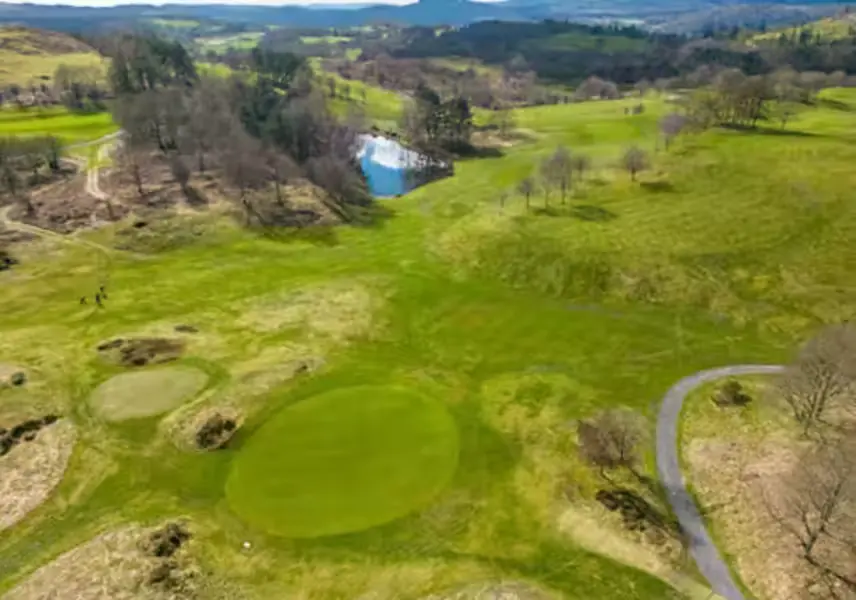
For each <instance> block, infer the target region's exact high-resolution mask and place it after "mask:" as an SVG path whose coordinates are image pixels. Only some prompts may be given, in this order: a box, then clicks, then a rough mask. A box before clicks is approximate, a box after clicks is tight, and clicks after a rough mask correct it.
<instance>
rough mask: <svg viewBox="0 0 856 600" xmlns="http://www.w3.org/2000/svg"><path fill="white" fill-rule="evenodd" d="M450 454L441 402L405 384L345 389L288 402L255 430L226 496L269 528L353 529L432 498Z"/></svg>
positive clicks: (307, 531)
mask: <svg viewBox="0 0 856 600" xmlns="http://www.w3.org/2000/svg"><path fill="white" fill-rule="evenodd" d="M457 458H458V442H457V432H456V430H455V424H454V422H453V421H452V419H451V417H450V416H449V414H448V412H447V411H446V409H445V408H444V407H443V405H442V404H439V403H437V402H436V401H434V400H431V399H426V398H422V397H420V396H418V395H416V394H413V393H412V392H408V391H405V390H402V389H395V388H386V387H368V386H365V387H355V388H345V389H342V390H337V391H333V392H328V393H326V394H323V395H320V396H317V397H313V398H310V399H308V400H304V401H302V402H300V403H299V404H296V405H294V406H292V407H290V408H288V409H286V410H285V411H283V412H282V413H280V414H278V415H277V416H276V417H275V418H274V419H273V420H271V421H270V422H269V423H268V424H267V425H266V426H265V427H263V428H262V429H261V430H260V431H259V432H258V433H256V434H255V436H254V437H253V438H252V439H251V440H250V441H249V442H248V443H247V445H246V447H245V448H244V450H243V451H242V452H241V454H240V456H239V457H238V460H237V462H236V463H235V465H234V467H233V470H232V473H231V475H230V476H229V480H228V483H227V485H226V495H227V497H228V499H229V504H230V506H231V507H232V508H233V509H234V510H235V511H236V512H237V513H238V515H240V516H241V517H242V518H243V519H245V520H247V521H248V522H249V523H251V524H252V525H254V526H256V527H259V528H261V529H263V530H265V531H268V532H270V533H274V534H277V535H283V536H286V537H318V536H323V535H333V534H341V533H350V532H354V531H360V530H363V529H367V528H369V527H373V526H376V525H380V524H382V523H386V522H388V521H391V520H393V519H396V518H399V517H401V516H404V515H406V514H407V513H409V512H412V511H414V510H417V509H418V508H421V507H422V506H424V505H425V504H427V503H428V502H430V500H431V499H432V498H433V497H434V496H436V495H437V494H438V493H439V492H440V491H441V490H442V489H443V487H444V486H445V485H446V484H447V483H448V481H449V479H450V478H451V476H452V473H453V472H454V469H455V466H456V464H457ZM273 474H275V476H272V475H273Z"/></svg>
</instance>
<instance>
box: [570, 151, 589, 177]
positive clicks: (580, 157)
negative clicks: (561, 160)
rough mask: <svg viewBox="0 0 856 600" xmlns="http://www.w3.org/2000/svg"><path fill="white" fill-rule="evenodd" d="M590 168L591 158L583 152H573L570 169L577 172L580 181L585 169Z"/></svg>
mask: <svg viewBox="0 0 856 600" xmlns="http://www.w3.org/2000/svg"><path fill="white" fill-rule="evenodd" d="M590 168H591V159H590V158H589V157H588V156H587V155H585V154H580V153H579V152H574V154H573V155H572V156H571V169H572V170H574V171H576V172H577V177H579V179H580V181H582V180H583V178H584V176H585V173H586V171H588V170H589V169H590Z"/></svg>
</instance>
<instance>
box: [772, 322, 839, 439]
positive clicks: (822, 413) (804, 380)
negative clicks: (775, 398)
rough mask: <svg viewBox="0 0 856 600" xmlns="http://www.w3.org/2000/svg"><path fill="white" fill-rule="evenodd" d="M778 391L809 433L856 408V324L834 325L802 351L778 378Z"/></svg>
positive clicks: (804, 429)
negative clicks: (855, 325) (854, 325)
mask: <svg viewBox="0 0 856 600" xmlns="http://www.w3.org/2000/svg"><path fill="white" fill-rule="evenodd" d="M778 393H779V394H780V396H781V398H782V399H783V400H784V401H785V402H786V403H787V405H788V406H789V407H790V409H791V412H792V414H793V416H794V419H796V420H797V422H798V423H799V424H800V425H801V426H802V429H803V433H804V434H806V435H808V434H809V433H810V432H811V430H812V429H814V428H816V427H817V426H819V425H822V424H828V423H829V422H830V419H832V420H840V419H841V418H842V417H844V416H846V415H847V414H848V413H849V414H852V413H853V411H854V409H856V327H853V326H852V325H848V324H844V325H833V326H830V327H827V328H826V329H824V330H822V331H821V332H820V333H819V334H818V335H817V336H816V337H815V338H813V339H812V340H810V341H809V342H808V343H807V344H806V345H805V346H804V347H803V348H802V350H801V351H800V353H799V354H798V356H797V358H796V360H795V361H794V362H793V364H791V365H790V366H788V368H787V369H786V370H785V372H784V373H783V374H782V376H781V377H780V378H779V381H778Z"/></svg>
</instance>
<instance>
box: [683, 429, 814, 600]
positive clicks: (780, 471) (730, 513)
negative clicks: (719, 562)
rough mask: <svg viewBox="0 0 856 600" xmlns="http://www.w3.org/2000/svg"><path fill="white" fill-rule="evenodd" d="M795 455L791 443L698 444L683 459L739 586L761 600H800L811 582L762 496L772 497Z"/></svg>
mask: <svg viewBox="0 0 856 600" xmlns="http://www.w3.org/2000/svg"><path fill="white" fill-rule="evenodd" d="M798 451H799V448H798V447H796V446H795V444H794V443H793V441H791V440H767V441H763V442H753V441H750V440H746V439H735V440H729V441H725V440H721V439H712V438H706V439H705V438H698V439H694V440H692V441H691V442H689V445H688V447H687V449H686V450H685V454H684V456H685V458H686V461H687V464H688V466H689V479H690V480H691V481H692V482H693V486H694V488H695V492H696V495H697V497H698V498H699V500H700V501H701V504H702V506H703V508H704V509H705V510H706V512H707V514H708V517H709V518H710V520H711V521H712V522H713V525H714V527H713V533H714V535H715V536H716V538H717V541H718V542H719V544H720V545H721V547H722V549H723V550H724V551H725V552H727V553H728V554H729V555H730V556H731V557H732V560H733V562H734V565H735V567H736V569H737V572H738V573H739V575H740V578H741V579H742V580H743V582H744V583H745V584H746V585H747V586H748V587H749V589H750V590H752V592H753V593H754V594H756V595H757V596H758V597H759V598H763V599H765V600H800V599H803V598H804V597H805V596H804V593H805V588H806V583H807V582H809V581H810V580H811V577H812V574H811V573H810V572H808V570H807V568H806V564H805V562H804V561H803V560H802V559H801V558H800V549H799V546H798V544H797V543H796V539H795V538H793V537H792V536H789V535H788V534H787V533H785V532H784V531H783V530H782V529H781V527H780V526H779V525H778V524H777V523H776V522H775V520H774V519H773V518H772V517H771V515H770V512H769V510H768V508H767V506H766V503H765V500H764V494H765V493H766V494H771V495H773V496H775V494H776V493H777V492H776V486H777V485H779V481H780V478H781V476H782V475H784V474H786V473H788V472H789V471H790V470H791V469H792V468H793V466H794V464H795V463H796V461H797V459H798Z"/></svg>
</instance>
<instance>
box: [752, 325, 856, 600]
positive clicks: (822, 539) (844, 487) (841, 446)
mask: <svg viewBox="0 0 856 600" xmlns="http://www.w3.org/2000/svg"><path fill="white" fill-rule="evenodd" d="M777 392H778V393H777V397H778V398H780V399H781V400H782V401H783V402H784V403H785V405H786V406H787V407H788V409H789V410H790V412H791V415H792V416H793V418H794V420H795V421H796V422H797V423H798V425H799V426H800V428H801V430H802V432H803V434H804V436H805V438H806V440H808V441H810V442H811V443H810V447H809V449H808V450H807V451H805V453H804V454H803V455H802V456H801V457H800V458H799V460H798V462H797V464H796V465H795V467H794V468H793V469H792V470H791V472H790V473H788V474H787V475H786V476H784V477H783V478H782V479H781V481H780V482H779V483H780V485H779V487H778V488H777V489H776V491H775V493H766V494H765V502H766V504H767V506H768V509H769V511H770V514H771V516H772V517H773V518H774V519H775V520H776V522H777V523H778V524H779V525H780V526H781V527H782V530H783V531H784V532H786V533H787V534H788V535H790V536H791V537H792V538H793V539H795V540H796V541H797V543H798V544H799V548H800V555H801V557H802V558H803V560H804V561H805V563H806V566H807V567H808V568H809V570H810V571H811V573H813V578H812V580H811V581H809V582H808V585H809V586H812V587H814V588H820V589H821V590H822V592H821V595H819V596H816V597H823V598H831V599H837V600H853V599H856V443H854V434H856V328H854V327H853V326H851V325H847V324H843V325H835V326H831V327H828V328H826V329H824V330H822V331H821V332H820V333H819V334H818V335H817V336H816V337H815V338H814V339H812V340H811V341H809V342H808V343H807V344H806V345H805V346H804V347H803V348H802V350H801V351H800V352H799V354H798V356H797V357H796V359H795V360H794V362H793V363H792V364H791V365H789V366H788V367H787V368H786V370H785V372H784V374H783V375H782V376H781V377H780V378H779V381H778V389H777Z"/></svg>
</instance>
